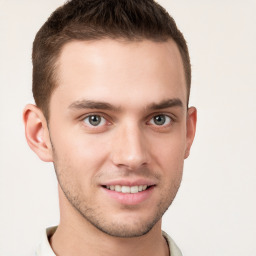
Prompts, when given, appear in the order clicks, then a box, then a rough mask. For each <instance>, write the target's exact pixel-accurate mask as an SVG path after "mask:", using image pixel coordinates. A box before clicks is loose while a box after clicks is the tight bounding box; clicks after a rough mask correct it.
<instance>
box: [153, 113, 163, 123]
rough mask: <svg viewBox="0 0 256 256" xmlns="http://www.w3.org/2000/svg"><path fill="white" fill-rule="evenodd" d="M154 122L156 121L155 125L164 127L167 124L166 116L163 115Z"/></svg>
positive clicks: (155, 118) (156, 117)
mask: <svg viewBox="0 0 256 256" xmlns="http://www.w3.org/2000/svg"><path fill="white" fill-rule="evenodd" d="M154 121H155V124H157V125H163V124H164V123H165V116H163V115H160V116H155V117H154Z"/></svg>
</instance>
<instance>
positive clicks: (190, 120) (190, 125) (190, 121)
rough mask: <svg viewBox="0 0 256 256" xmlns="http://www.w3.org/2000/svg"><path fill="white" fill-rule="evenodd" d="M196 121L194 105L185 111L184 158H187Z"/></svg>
mask: <svg viewBox="0 0 256 256" xmlns="http://www.w3.org/2000/svg"><path fill="white" fill-rule="evenodd" d="M196 121H197V110H196V108H195V107H190V108H189V109H188V113H187V135H186V136H187V139H186V151H185V156H184V158H185V159H186V158H188V156H189V153H190V148H191V146H192V143H193V140H194V137H195V133H196Z"/></svg>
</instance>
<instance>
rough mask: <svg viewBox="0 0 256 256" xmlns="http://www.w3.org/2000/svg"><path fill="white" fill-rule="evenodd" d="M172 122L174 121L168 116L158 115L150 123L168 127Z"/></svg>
mask: <svg viewBox="0 0 256 256" xmlns="http://www.w3.org/2000/svg"><path fill="white" fill-rule="evenodd" d="M171 122H172V119H171V118H170V117H169V116H167V115H157V116H154V117H153V118H151V119H150V121H149V123H150V124H153V125H157V126H164V125H168V124H170V123H171Z"/></svg>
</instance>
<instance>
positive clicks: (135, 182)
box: [101, 179, 156, 187]
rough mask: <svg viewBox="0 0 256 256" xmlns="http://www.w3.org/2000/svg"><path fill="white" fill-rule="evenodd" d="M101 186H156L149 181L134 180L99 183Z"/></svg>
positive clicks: (153, 182)
mask: <svg viewBox="0 0 256 256" xmlns="http://www.w3.org/2000/svg"><path fill="white" fill-rule="evenodd" d="M101 185H102V186H111V185H112V186H115V185H120V186H129V187H132V186H140V185H147V186H153V185H156V182H155V181H153V180H149V179H136V180H127V179H119V180H113V181H107V182H104V183H101Z"/></svg>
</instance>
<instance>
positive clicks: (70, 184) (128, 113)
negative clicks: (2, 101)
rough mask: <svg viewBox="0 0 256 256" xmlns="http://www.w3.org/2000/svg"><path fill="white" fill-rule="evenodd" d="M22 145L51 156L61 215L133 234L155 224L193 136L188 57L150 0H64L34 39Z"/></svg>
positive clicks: (171, 22) (176, 182) (170, 198)
mask: <svg viewBox="0 0 256 256" xmlns="http://www.w3.org/2000/svg"><path fill="white" fill-rule="evenodd" d="M33 65H34V69H33V93H34V97H35V101H36V104H37V106H33V105H28V106H27V107H26V109H25V111H24V120H25V124H26V136H27V141H28V143H29V145H30V147H31V148H32V149H33V150H34V151H35V152H36V154H37V155H38V156H39V157H40V158H41V159H42V160H43V161H51V162H53V163H54V166H55V171H56V174H57V178H58V182H59V193H60V210H61V220H64V222H65V220H69V221H70V220H71V219H76V221H78V220H79V225H81V223H84V224H85V225H90V227H91V228H92V230H98V231H102V232H103V233H105V234H108V235H111V236H117V237H136V236H141V235H143V234H146V233H147V232H149V231H150V230H151V229H152V228H153V227H154V226H156V225H158V224H159V223H160V221H161V217H162V215H163V214H164V212H165V211H166V210H167V208H168V207H169V205H170V204H171V202H172V201H173V199H174V197H175V195H176V193H177V191H178V188H179V186H180V182H181V178H182V171H183V162H184V159H185V158H187V157H188V155H189V151H190V147H191V145H192V141H193V138H194V135H195V126H196V110H195V108H188V107H187V105H188V99H189V91H190V80H191V78H190V77H191V75H190V61H189V55H188V50H187V46H186V42H185V40H184V38H183V36H182V34H181V32H180V31H179V30H178V29H177V27H176V25H175V23H174V20H173V19H172V18H171V17H170V16H169V15H168V14H167V13H166V12H165V10H164V9H163V8H162V7H160V6H159V5H158V4H156V3H155V2H154V1H151V0H141V1H134V0H133V1H132V0H106V1H102V0H100V1H99V0H88V1H82V0H80V1H78V0H74V1H70V2H67V3H66V4H65V5H64V6H62V7H60V8H59V9H57V10H56V11H55V12H54V13H53V14H52V16H51V17H50V18H49V19H48V21H47V22H46V23H45V24H44V25H43V27H42V28H41V29H40V31H39V32H38V34H37V36H36V39H35V41H34V47H33Z"/></svg>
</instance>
